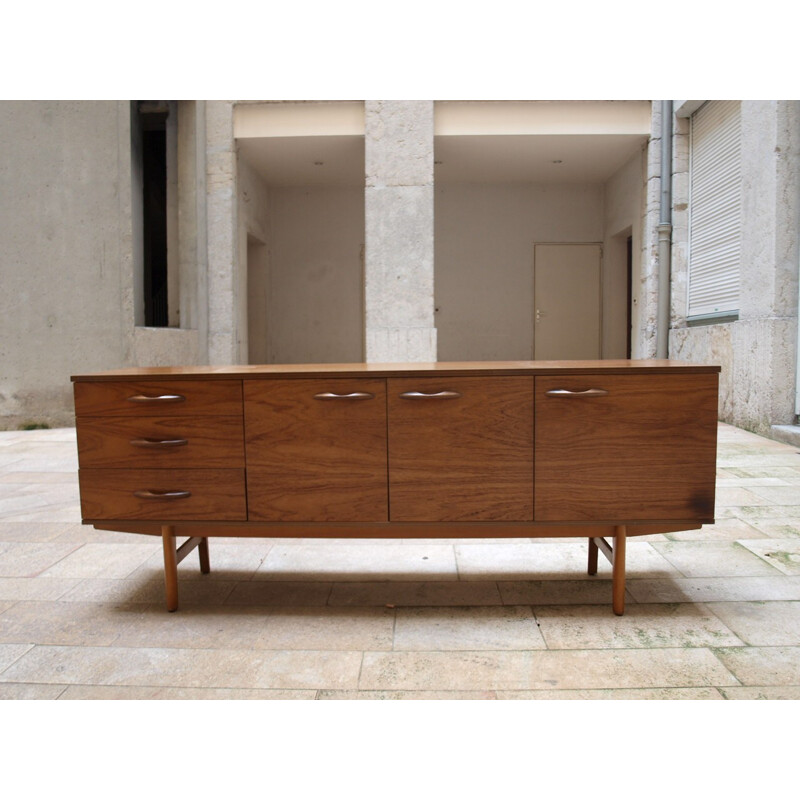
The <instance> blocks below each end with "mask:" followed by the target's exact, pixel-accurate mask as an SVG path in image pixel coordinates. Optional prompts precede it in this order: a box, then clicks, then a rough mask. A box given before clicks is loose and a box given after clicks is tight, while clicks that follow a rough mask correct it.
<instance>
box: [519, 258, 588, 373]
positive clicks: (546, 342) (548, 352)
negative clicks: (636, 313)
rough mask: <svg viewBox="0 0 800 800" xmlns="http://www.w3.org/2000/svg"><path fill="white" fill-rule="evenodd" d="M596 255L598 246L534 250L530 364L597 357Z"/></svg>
mask: <svg viewBox="0 0 800 800" xmlns="http://www.w3.org/2000/svg"><path fill="white" fill-rule="evenodd" d="M602 252H603V251H602V245H600V244H598V243H590V244H535V245H534V248H533V303H534V309H533V318H534V322H533V354H534V355H533V357H534V359H535V360H537V361H552V360H564V359H566V360H572V359H597V358H600V357H601V353H602V313H601V309H602V288H601V287H602Z"/></svg>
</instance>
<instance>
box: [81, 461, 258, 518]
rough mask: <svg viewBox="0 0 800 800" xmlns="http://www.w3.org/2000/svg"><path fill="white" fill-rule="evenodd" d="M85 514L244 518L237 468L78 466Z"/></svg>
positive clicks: (242, 489)
mask: <svg viewBox="0 0 800 800" xmlns="http://www.w3.org/2000/svg"><path fill="white" fill-rule="evenodd" d="M78 476H79V480H80V488H81V515H82V516H83V518H84V519H150V520H166V521H170V520H245V519H247V501H246V498H245V480H244V470H242V469H183V470H181V469H82V470H79V473H78Z"/></svg>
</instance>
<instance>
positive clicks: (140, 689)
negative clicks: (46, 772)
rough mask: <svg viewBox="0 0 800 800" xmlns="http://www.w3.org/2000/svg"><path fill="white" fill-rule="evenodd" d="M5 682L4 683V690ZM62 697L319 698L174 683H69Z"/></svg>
mask: <svg viewBox="0 0 800 800" xmlns="http://www.w3.org/2000/svg"><path fill="white" fill-rule="evenodd" d="M2 689H3V685H2V684H0V693H1V692H2ZM61 691H62V694H61V695H60V696H59V697H58V699H59V700H315V699H316V697H317V692H316V690H314V689H183V688H180V687H174V686H67V687H61Z"/></svg>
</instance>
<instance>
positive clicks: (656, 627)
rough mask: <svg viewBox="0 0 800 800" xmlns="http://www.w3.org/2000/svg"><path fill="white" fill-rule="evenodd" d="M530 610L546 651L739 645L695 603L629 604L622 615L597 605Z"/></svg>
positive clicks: (729, 632)
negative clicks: (535, 620) (532, 612)
mask: <svg viewBox="0 0 800 800" xmlns="http://www.w3.org/2000/svg"><path fill="white" fill-rule="evenodd" d="M535 611H536V619H537V621H538V623H539V626H540V628H541V631H542V636H543V637H544V640H545V642H546V643H547V647H548V649H550V650H560V649H571V650H578V649H587V648H595V649H609V648H624V649H630V648H637V647H646V648H653V649H655V648H665V647H715V646H738V645H741V644H743V642H742V641H741V639H739V638H738V637H737V636H736V635H735V634H734V633H732V632H731V630H730V629H729V628H727V627H726V626H725V625H724V624H723V622H721V621H720V619H719V618H718V617H717V616H715V615H714V614H713V613H712V612H711V611H710V610H709V609H708V608H707V607H706V606H704V605H701V604H692V603H672V604H664V603H661V604H652V605H636V604H633V605H629V606H627V607H626V609H625V615H624V616H622V617H618V616H616V615H615V614H613V613H612V612H611V611H610V609H609V608H602V607H600V606H542V607H541V608H539V607H536V608H535Z"/></svg>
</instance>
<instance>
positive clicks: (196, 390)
mask: <svg viewBox="0 0 800 800" xmlns="http://www.w3.org/2000/svg"><path fill="white" fill-rule="evenodd" d="M164 395H167V396H169V395H177V396H180V397H183V398H184V399H183V400H181V401H178V402H174V401H171V400H159V399H153V400H150V401H144V402H142V401H139V402H137V401H134V400H131V399H130V398H131V397H138V396H143V397H151V398H159V397H163V396H164ZM75 414H76V415H77V416H79V417H81V416H84V417H94V416H100V415H103V416H105V415H111V416H132V417H133V416H191V415H194V416H197V415H202V416H206V415H219V416H232V415H239V416H241V414H242V384H241V381H238V380H227V381H181V380H163V381H161V380H147V379H142V380H129V381H110V382H104V381H98V382H96V383H88V382H85V383H76V384H75Z"/></svg>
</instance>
